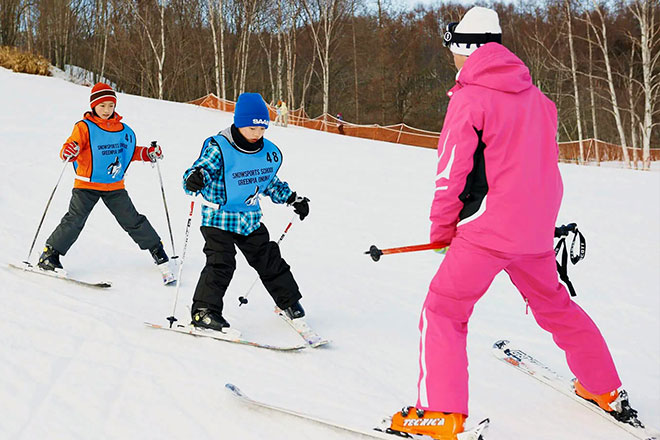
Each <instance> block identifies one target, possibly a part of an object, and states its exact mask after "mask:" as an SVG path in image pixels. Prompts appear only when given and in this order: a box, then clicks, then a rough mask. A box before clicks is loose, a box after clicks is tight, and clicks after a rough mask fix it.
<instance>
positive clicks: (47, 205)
mask: <svg viewBox="0 0 660 440" xmlns="http://www.w3.org/2000/svg"><path fill="white" fill-rule="evenodd" d="M62 162H64V166H63V167H62V171H61V172H60V177H58V178H57V183H56V184H55V188H53V192H51V193H50V197H49V198H48V203H46V209H44V213H43V215H42V216H41V221H39V226H37V232H36V233H35V234H34V238H33V239H32V244H31V245H30V250H29V251H28V256H27V259H26V260H25V263H26V264H30V255H32V249H34V244H35V243H36V242H37V237H38V236H39V231H40V230H41V225H43V223H44V219H45V218H46V213H47V212H48V207H49V206H50V202H51V201H52V200H53V196H54V195H55V191H56V190H57V187H58V186H59V185H60V180H62V176H63V175H64V170H66V166H67V165H68V163H69V161H67V160H66V159H64V160H63V161H62Z"/></svg>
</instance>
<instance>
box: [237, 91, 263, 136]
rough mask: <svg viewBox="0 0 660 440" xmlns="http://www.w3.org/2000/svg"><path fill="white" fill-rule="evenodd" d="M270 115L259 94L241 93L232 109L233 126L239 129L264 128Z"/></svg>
mask: <svg viewBox="0 0 660 440" xmlns="http://www.w3.org/2000/svg"><path fill="white" fill-rule="evenodd" d="M269 122H270V113H269V112H268V107H266V103H265V102H264V99H263V98H262V97H261V95H260V94H259V93H241V95H240V96H239V97H238V101H236V108H235V109H234V125H235V126H236V127H237V128H241V127H257V126H260V127H266V128H268V123H269Z"/></svg>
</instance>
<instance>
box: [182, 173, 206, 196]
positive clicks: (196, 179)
mask: <svg viewBox="0 0 660 440" xmlns="http://www.w3.org/2000/svg"><path fill="white" fill-rule="evenodd" d="M202 188H204V173H202V170H201V169H200V168H195V171H193V172H192V173H190V176H188V178H187V179H186V189H187V190H188V191H190V192H197V191H200V190H201V189H202Z"/></svg>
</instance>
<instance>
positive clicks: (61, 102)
mask: <svg viewBox="0 0 660 440" xmlns="http://www.w3.org/2000/svg"><path fill="white" fill-rule="evenodd" d="M0 96H1V97H2V106H0V134H1V139H2V149H1V150H0V151H1V152H2V154H0V166H1V167H2V173H1V175H0V176H1V177H0V179H1V181H0V183H1V184H2V188H3V191H1V192H0V212H1V213H2V222H1V223H0V243H2V256H1V257H0V259H1V260H2V261H3V265H2V267H1V268H0V282H1V286H2V287H0V303H1V304H2V308H1V309H0V314H1V316H0V359H2V362H0V414H1V415H2V416H0V438H1V439H26V440H27V439H36V438H39V439H90V438H94V439H119V438H122V439H141V440H146V439H163V438H221V439H230V438H232V439H269V440H278V439H287V440H294V439H329V440H330V439H352V438H355V439H358V438H361V437H360V436H359V435H351V434H348V433H346V432H341V431H337V430H333V429H330V428H327V427H324V426H321V425H318V424H314V423H312V422H306V421H303V420H299V419H295V418H292V417H290V416H284V415H281V414H276V413H272V412H268V411H266V410H255V409H253V408H249V407H245V406H242V405H240V404H239V403H238V402H236V401H235V400H232V397H231V396H230V395H229V393H227V392H226V391H225V390H224V385H225V383H227V382H231V383H234V384H236V385H238V386H239V387H240V388H241V389H243V391H244V392H246V393H247V394H248V395H251V396H252V397H255V398H258V399H264V400H267V401H269V402H271V403H273V404H276V405H280V406H287V407H292V408H297V409H301V410H304V411H306V412H308V413H312V414H316V415H319V416H322V417H325V418H327V419H334V420H337V421H341V422H343V423H345V424H353V425H356V426H361V427H369V426H371V425H373V424H374V423H376V422H378V421H379V420H380V418H381V417H382V416H384V415H388V414H391V413H393V412H395V411H397V410H398V409H400V408H401V407H402V406H404V405H412V404H414V402H415V398H416V382H417V374H418V372H417V369H418V367H417V350H418V338H419V336H418V330H417V323H418V314H419V311H420V308H421V305H422V302H423V300H424V297H425V295H426V291H427V287H428V284H429V281H430V280H431V277H432V276H433V274H434V273H435V271H436V269H437V267H438V265H439V264H440V263H441V262H442V258H443V257H442V256H441V255H439V254H436V253H434V252H418V253H408V254H400V255H390V256H384V257H383V258H382V259H381V261H380V262H378V263H374V262H373V261H372V260H371V259H370V258H369V257H368V256H365V255H364V254H363V252H364V251H365V250H367V249H368V248H369V246H370V245H371V244H376V245H378V246H379V247H381V248H386V247H395V246H403V245H409V244H419V243H425V242H426V241H427V240H428V230H429V220H428V212H429V206H430V201H431V199H432V195H433V189H434V177H435V162H436V151H434V150H430V149H422V148H414V147H406V146H400V145H394V144H389V143H383V142H373V141H369V140H364V139H358V138H351V137H343V136H340V135H333V134H327V133H323V132H318V131H313V130H306V129H302V128H297V127H291V126H290V127H288V128H286V129H285V128H281V127H275V126H272V127H271V128H269V129H268V131H267V137H268V138H269V139H271V140H272V141H274V142H275V143H276V144H278V145H279V146H280V148H281V149H282V151H283V154H284V163H283V166H282V168H281V170H280V172H279V176H280V177H281V178H282V179H283V180H285V181H288V182H289V184H290V185H291V187H292V188H293V189H294V190H295V191H297V192H298V193H299V194H301V195H304V196H307V197H309V198H310V199H311V204H310V206H311V213H310V215H309V217H308V218H307V219H305V221H304V222H300V221H298V220H296V221H295V222H294V224H293V226H292V228H291V229H290V230H289V233H288V235H287V236H286V238H285V240H284V242H283V243H282V253H283V255H284V257H285V259H286V260H287V262H288V263H289V264H290V265H291V267H292V269H293V273H294V275H295V277H296V280H297V281H298V284H299V285H300V287H301V291H302V293H303V300H302V304H303V305H304V307H305V309H306V311H307V316H308V322H309V324H310V325H311V326H312V327H313V328H315V329H316V330H317V331H318V332H320V333H321V334H322V335H323V336H325V337H327V338H330V339H332V341H333V342H332V344H331V345H330V346H328V347H327V348H323V349H316V350H303V351H302V352H295V353H278V352H270V351H265V350H260V349H257V348H253V347H248V346H239V345H234V344H229V343H225V342H220V341H216V340H211V339H198V338H193V337H190V336H186V335H180V334H176V333H172V332H164V331H160V330H154V329H151V328H147V327H146V326H145V325H144V324H143V322H144V321H150V322H155V323H162V324H167V321H166V320H165V318H166V317H167V316H170V315H171V314H172V310H173V306H174V299H175V292H176V288H173V287H165V286H162V285H161V281H160V274H159V273H158V271H157V269H156V267H155V266H154V264H153V262H152V260H151V257H150V256H149V254H148V253H147V252H146V251H140V250H139V249H138V247H137V246H136V245H135V244H134V243H133V242H132V241H131V239H130V238H129V237H128V235H127V234H126V233H125V232H124V231H123V230H122V229H121V228H120V227H119V225H118V224H117V223H116V222H115V220H114V218H113V217H112V215H111V214H110V213H109V212H108V211H107V209H106V208H105V206H104V205H103V204H102V203H99V204H98V205H97V206H96V208H95V209H94V211H93V212H92V214H91V216H90V218H89V220H88V222H87V225H86V227H85V229H84V231H83V232H82V234H81V236H80V238H79V240H78V241H77V242H76V243H75V245H74V246H73V248H72V249H71V250H70V251H69V253H68V254H67V255H66V256H65V257H63V258H62V262H63V264H64V266H65V268H66V269H67V270H68V271H69V273H71V274H73V275H75V276H77V277H80V278H83V279H86V280H91V281H99V280H105V279H110V280H112V281H113V283H114V284H113V287H112V288H111V289H107V290H94V289H90V288H86V287H82V286H78V285H74V284H71V283H67V282H64V281H61V280H56V279H50V278H46V277H42V276H37V275H32V274H27V273H22V272H19V271H15V270H12V269H9V268H8V266H7V265H8V263H11V262H19V261H21V260H24V259H25V258H26V257H27V253H28V249H29V247H30V243H31V242H32V239H33V237H34V234H35V232H36V229H37V225H38V223H39V219H40V218H41V215H42V213H43V211H44V207H45V206H46V202H47V200H48V197H49V195H50V193H51V191H52V190H53V187H54V186H55V183H56V181H57V178H58V176H59V174H60V172H61V171H62V167H63V164H62V163H61V162H60V160H59V159H58V151H59V149H60V147H61V145H62V143H63V142H64V141H65V139H66V138H67V136H68V135H69V133H70V132H71V129H72V127H73V124H74V123H75V122H76V121H78V120H79V119H80V118H81V117H82V114H83V112H84V111H85V110H86V108H87V103H88V102H89V88H86V87H82V86H79V85H75V84H71V83H68V82H65V81H64V80H62V79H59V78H47V77H35V76H28V75H23V74H16V73H12V72H10V71H8V70H5V69H0ZM117 111H118V112H119V113H120V114H121V115H122V116H124V117H125V122H127V123H128V124H130V125H131V127H132V128H133V129H134V130H135V132H136V134H137V136H138V144H140V145H148V143H149V142H150V141H151V140H157V141H158V142H159V143H160V145H161V146H162V148H163V151H164V154H165V158H164V160H163V161H162V162H161V164H160V168H161V172H162V175H163V180H164V187H165V191H166V195H167V204H168V206H169V213H170V217H171V220H172V228H173V231H174V238H175V244H176V252H177V253H181V252H182V248H183V241H184V240H183V239H184V232H185V224H186V219H187V215H188V208H189V205H190V198H189V197H188V196H186V195H185V193H184V192H183V190H182V189H181V176H182V173H183V171H184V170H185V169H186V168H187V167H188V166H190V164H191V163H192V162H193V161H194V160H195V159H196V158H197V156H198V154H199V151H200V148H201V144H202V142H203V141H204V139H205V138H206V137H208V136H210V135H214V134H216V133H217V132H218V131H220V130H221V129H223V128H225V127H226V126H228V125H229V124H230V123H231V121H232V116H231V114H229V113H223V112H219V111H214V110H209V109H204V108H199V107H195V106H192V105H189V104H181V103H173V102H163V101H157V100H154V99H146V98H141V97H136V96H130V95H124V94H120V95H119V98H118V107H117ZM560 168H561V171H562V175H563V177H564V183H565V188H566V189H565V196H564V202H563V206H562V210H561V212H560V216H559V217H560V218H559V222H560V223H568V222H577V223H578V225H579V227H580V229H581V230H582V231H583V232H584V234H585V236H586V238H587V256H586V259H585V260H584V261H583V262H580V263H579V264H578V265H577V266H571V267H570V269H569V274H570V276H571V279H572V280H573V282H574V284H575V286H576V288H577V290H578V297H577V299H576V301H577V302H578V303H579V304H580V305H581V306H582V307H583V308H584V309H586V310H587V311H588V312H589V313H590V315H591V317H592V318H593V319H594V320H595V322H596V323H597V324H599V326H600V329H601V331H602V333H603V334H604V336H605V338H606V339H607V341H608V344H609V347H610V349H611V351H612V354H613V356H614V358H615V362H616V365H617V367H618V369H619V372H620V375H621V377H622V380H623V383H624V387H625V388H626V389H627V390H628V393H629V395H630V397H631V402H632V404H633V406H634V407H635V408H637V409H638V410H639V412H640V416H641V418H642V420H645V421H646V422H647V423H648V424H650V425H654V426H656V427H658V426H660V368H659V366H660V279H659V278H660V275H659V269H658V268H660V227H659V225H660V173H658V172H640V171H631V170H623V169H613V168H597V167H579V166H576V165H563V164H562V165H560ZM72 185H73V171H72V169H71V167H70V166H68V165H67V169H66V171H65V172H64V177H63V178H62V181H61V183H60V185H59V187H58V189H57V191H56V193H55V196H54V198H53V201H52V203H51V205H50V209H49V211H48V214H47V216H46V219H45V221H44V224H43V227H42V228H41V232H40V234H39V237H38V238H37V244H36V246H35V250H34V251H33V252H32V255H31V260H32V261H33V262H34V261H35V260H36V258H37V256H38V254H39V252H40V251H41V247H42V246H43V243H44V241H45V239H46V237H47V236H48V235H49V234H50V233H51V232H52V230H53V229H54V228H55V226H56V225H57V224H58V222H59V220H60V218H61V217H62V215H63V214H64V213H65V212H66V209H67V206H68V201H69V198H70V193H71V188H72ZM126 186H127V189H128V192H129V194H130V195H131V197H132V199H133V202H134V203H135V205H136V207H137V208H138V210H139V211H140V212H142V213H143V214H145V215H146V216H147V217H148V218H149V220H150V221H151V223H152V224H153V225H154V227H155V228H156V230H157V231H158V232H159V234H160V235H161V237H162V239H163V242H164V243H165V246H166V249H167V250H168V252H169V253H170V254H171V252H172V249H171V243H170V239H169V233H168V227H167V222H166V219H165V211H164V208H163V200H162V197H161V192H160V185H159V181H158V173H157V170H156V169H155V168H153V167H152V166H151V165H149V164H144V163H134V164H133V165H132V166H131V168H130V169H129V172H128V176H127V179H126ZM262 206H263V209H264V213H265V216H264V223H265V224H266V225H267V227H268V228H269V230H270V232H271V237H272V238H273V239H275V240H276V239H277V238H279V236H280V234H281V232H282V230H283V229H284V227H285V226H286V224H287V223H288V221H289V220H290V218H291V216H292V212H291V209H290V208H288V207H286V206H284V205H274V204H273V203H271V202H270V200H269V199H266V200H262ZM199 223H200V219H199V211H198V210H197V211H196V212H195V214H194V218H193V227H192V228H191V233H190V241H189V243H188V248H187V253H186V255H185V265H184V269H183V276H182V280H181V287H180V295H179V300H178V303H177V305H176V315H177V317H178V318H179V320H180V322H185V321H186V320H187V319H189V309H188V307H189V306H190V303H191V298H192V294H193V290H194V287H195V284H196V282H197V277H198V275H199V272H200V270H201V268H202V267H203V265H204V255H203V253H202V246H203V240H202V237H201V234H200V232H199ZM512 233H514V234H515V231H512ZM237 261H238V267H237V270H236V273H235V276H234V279H233V281H232V283H231V285H230V287H229V290H228V292H227V294H226V296H225V316H226V318H227V319H228V320H229V322H230V323H231V324H232V326H233V327H235V328H238V329H240V330H241V331H242V332H243V334H244V336H245V337H247V338H251V339H254V340H257V341H261V342H266V343H272V344H277V345H283V344H296V343H299V341H300V339H299V337H298V335H297V334H295V333H294V332H293V331H292V330H291V329H290V328H289V327H288V326H287V325H286V323H284V322H283V321H281V320H280V319H279V318H278V317H277V316H276V315H275V314H274V313H273V311H272V310H273V304H272V300H271V299H270V297H269V296H268V295H267V293H266V291H265V290H264V288H263V286H262V285H261V284H260V283H257V285H256V287H255V288H254V289H253V291H252V292H251V293H250V297H249V299H250V302H249V304H248V305H246V306H243V307H241V308H239V307H238V300H237V298H238V297H239V296H241V295H244V294H245V293H246V291H247V290H248V289H249V287H250V285H251V284H252V282H253V281H254V279H255V276H256V275H255V272H254V271H253V270H252V269H251V268H250V267H249V266H248V265H247V263H246V262H245V260H244V259H243V257H242V256H241V255H240V253H239V254H238V257H237ZM504 338H507V339H513V340H516V341H517V342H518V343H519V344H521V345H522V346H524V347H525V348H527V349H528V350H529V351H530V352H531V353H533V354H535V355H536V356H537V357H538V358H540V359H542V360H544V361H545V362H546V363H548V364H549V365H550V366H551V367H552V368H553V369H555V370H557V371H558V372H560V373H561V374H563V375H564V376H567V377H571V373H570V371H569V370H568V368H567V367H566V363H565V360H564V356H563V352H562V351H561V350H560V349H558V348H557V347H556V346H555V345H554V343H553V341H552V339H551V337H550V335H549V334H547V333H545V332H544V331H543V330H541V329H540V328H539V327H538V326H537V325H536V324H535V322H534V319H533V318H532V316H531V314H526V313H525V304H524V301H523V300H522V298H521V296H520V294H519V293H517V291H516V290H515V288H514V287H513V285H512V284H511V282H510V281H509V279H508V277H507V276H506V275H500V276H498V277H497V278H496V279H495V281H494V283H493V284H492V286H491V288H490V290H489V291H488V292H487V294H486V295H485V296H484V298H483V299H482V300H481V301H480V302H479V303H478V304H477V306H476V308H475V311H474V315H473V317H472V320H471V322H470V333H469V338H468V353H469V359H470V391H471V395H470V411H471V415H470V418H469V419H468V421H469V423H471V424H475V423H476V422H478V421H479V420H481V419H482V418H484V417H490V419H491V422H492V424H491V429H490V431H489V433H488V436H487V440H505V439H506V440H509V439H534V440H543V439H547V440H556V439H580V440H621V439H626V438H632V437H630V436H629V435H628V434H627V433H625V432H624V431H622V430H620V429H618V428H617V427H615V426H614V425H612V424H611V423H609V422H607V421H605V420H603V419H601V418H600V417H598V416H597V415H595V414H592V413H591V412H590V411H587V410H585V409H584V408H582V407H581V406H579V405H578V404H576V403H575V402H573V401H571V400H570V399H567V398H566V397H564V396H562V395H560V394H559V393H557V392H556V391H553V390H551V389H550V388H548V387H546V386H544V385H542V384H540V383H538V382H537V381H535V380H534V379H532V378H529V377H526V376H524V375H522V374H520V373H518V372H516V371H515V370H513V369H511V368H509V367H507V366H506V365H505V364H504V363H502V362H500V361H498V360H496V359H495V358H494V357H493V356H492V355H491V354H490V347H491V345H492V343H493V342H494V341H495V340H497V339H504Z"/></svg>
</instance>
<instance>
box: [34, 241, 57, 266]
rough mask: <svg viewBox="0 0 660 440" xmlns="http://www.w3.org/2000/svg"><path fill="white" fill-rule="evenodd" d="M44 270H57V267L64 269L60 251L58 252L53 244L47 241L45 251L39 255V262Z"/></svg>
mask: <svg viewBox="0 0 660 440" xmlns="http://www.w3.org/2000/svg"><path fill="white" fill-rule="evenodd" d="M37 266H39V268H40V269H42V270H50V271H55V270H56V269H62V263H60V253H59V252H57V251H56V250H55V249H53V247H52V246H51V245H49V244H48V243H46V247H44V251H43V253H42V254H41V256H40V257H39V262H38V263H37Z"/></svg>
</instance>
